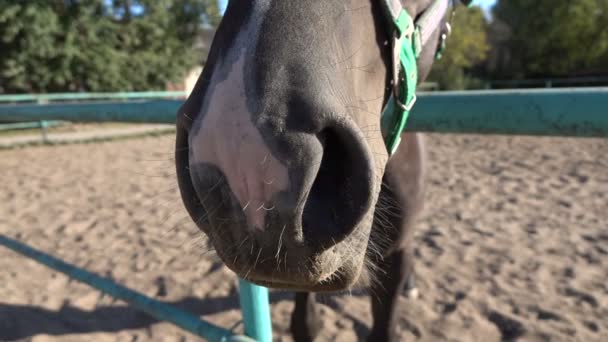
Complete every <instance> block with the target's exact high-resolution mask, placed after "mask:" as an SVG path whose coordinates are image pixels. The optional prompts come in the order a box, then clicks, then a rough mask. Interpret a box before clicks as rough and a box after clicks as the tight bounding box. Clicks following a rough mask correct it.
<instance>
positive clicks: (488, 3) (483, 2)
mask: <svg viewBox="0 0 608 342" xmlns="http://www.w3.org/2000/svg"><path fill="white" fill-rule="evenodd" d="M218 3H219V5H220V13H222V14H223V13H224V10H225V9H226V4H228V0H218ZM494 3H496V0H474V1H473V5H479V6H481V7H482V8H483V9H484V10H486V11H488V10H489V9H490V7H492V5H494Z"/></svg>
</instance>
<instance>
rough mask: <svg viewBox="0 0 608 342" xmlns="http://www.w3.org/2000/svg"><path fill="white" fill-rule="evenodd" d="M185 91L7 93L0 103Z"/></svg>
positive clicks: (120, 97)
mask: <svg viewBox="0 0 608 342" xmlns="http://www.w3.org/2000/svg"><path fill="white" fill-rule="evenodd" d="M186 96H188V94H187V93H186V92H185V91H140V92H116V93H51V94H7V95H0V103H6V102H39V103H40V102H51V101H88V100H133V99H159V98H184V97H186Z"/></svg>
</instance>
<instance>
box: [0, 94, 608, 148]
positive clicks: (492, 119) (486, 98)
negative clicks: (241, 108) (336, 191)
mask: <svg viewBox="0 0 608 342" xmlns="http://www.w3.org/2000/svg"><path fill="white" fill-rule="evenodd" d="M182 103H183V100H150V101H146V100H142V101H129V102H104V103H74V104H72V103H65V104H64V103H61V104H49V105H44V106H40V105H36V104H22V105H0V121H39V120H66V121H74V122H76V121H79V122H111V121H118V122H139V123H174V122H175V113H176V111H177V109H178V108H179V106H180V105H181V104H182ZM406 130H408V131H417V132H437V133H480V134H514V135H548V136H576V137H607V136H608V88H573V89H570V88H568V89H564V88H560V89H541V90H532V89H518V90H486V91H474V92H431V93H421V94H420V95H419V97H418V103H417V104H416V106H414V109H413V110H412V112H411V114H410V118H409V120H408V123H407V128H406Z"/></svg>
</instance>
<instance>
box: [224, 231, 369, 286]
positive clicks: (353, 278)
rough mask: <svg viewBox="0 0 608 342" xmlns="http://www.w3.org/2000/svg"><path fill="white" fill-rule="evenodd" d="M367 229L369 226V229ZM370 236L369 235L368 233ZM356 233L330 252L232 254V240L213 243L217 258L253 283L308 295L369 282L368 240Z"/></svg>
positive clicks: (291, 250)
mask: <svg viewBox="0 0 608 342" xmlns="http://www.w3.org/2000/svg"><path fill="white" fill-rule="evenodd" d="M366 228H367V227H366ZM364 230H365V229H364ZM368 234H369V233H368ZM368 234H364V232H361V234H353V235H352V236H350V237H349V238H347V239H345V240H344V241H342V242H340V243H338V244H336V245H334V246H332V247H330V248H329V249H326V250H323V251H317V252H311V251H310V250H309V249H308V248H306V247H302V248H297V247H294V248H283V249H282V251H283V252H282V253H280V254H276V251H264V250H263V249H259V248H256V246H253V247H252V246H251V245H249V246H245V245H244V246H243V247H242V248H241V249H240V250H241V253H239V254H231V253H227V252H225V251H228V250H230V249H229V248H227V246H234V242H232V241H218V240H215V241H213V239H212V244H213V246H214V248H215V251H216V253H217V255H218V256H219V257H220V259H221V260H222V262H223V263H224V264H225V265H226V266H227V267H228V268H229V269H231V270H232V271H233V272H235V273H236V275H237V276H238V277H240V278H242V279H245V280H247V281H249V282H252V283H254V284H258V285H261V286H265V287H268V288H273V289H280V290H290V291H305V292H337V291H344V290H350V289H352V288H353V287H358V285H360V284H361V281H364V279H367V276H365V275H366V274H367V270H366V269H365V267H364V265H365V264H366V249H367V242H368V241H367V239H365V241H363V239H362V238H360V236H368Z"/></svg>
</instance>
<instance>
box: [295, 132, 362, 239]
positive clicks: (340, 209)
mask: <svg viewBox="0 0 608 342" xmlns="http://www.w3.org/2000/svg"><path fill="white" fill-rule="evenodd" d="M354 139H357V137H356V136H355V134H354V132H348V131H347V129H346V128H326V129H324V130H323V131H322V132H321V133H320V134H319V140H320V141H321V143H322V145H323V157H322V159H321V165H320V166H319V171H318V173H317V176H316V178H315V180H314V182H313V185H312V188H311V189H310V192H309V194H308V198H307V200H306V203H305V206H304V212H303V214H302V230H303V235H304V239H305V241H306V242H307V243H308V244H309V245H311V246H318V247H320V248H328V247H330V246H332V245H334V244H336V243H338V242H340V241H342V240H343V239H344V238H346V237H347V236H348V235H349V234H350V233H351V232H352V231H353V229H354V228H355V227H356V226H357V224H358V223H359V221H360V220H361V219H362V217H363V216H364V214H365V213H366V212H367V210H368V209H369V203H370V196H371V186H372V185H371V184H370V180H371V177H370V175H369V172H370V164H371V162H370V160H368V156H367V155H366V154H365V153H362V152H363V151H361V149H360V146H361V142H360V141H354Z"/></svg>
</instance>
